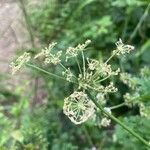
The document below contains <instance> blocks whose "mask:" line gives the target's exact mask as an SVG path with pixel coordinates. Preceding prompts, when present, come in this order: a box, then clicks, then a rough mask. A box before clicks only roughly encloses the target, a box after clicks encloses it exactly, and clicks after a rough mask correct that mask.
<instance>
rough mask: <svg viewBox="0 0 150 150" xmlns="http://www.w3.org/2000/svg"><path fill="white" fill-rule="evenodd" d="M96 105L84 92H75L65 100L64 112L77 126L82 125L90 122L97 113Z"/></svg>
mask: <svg viewBox="0 0 150 150" xmlns="http://www.w3.org/2000/svg"><path fill="white" fill-rule="evenodd" d="M94 108H95V105H94V103H93V102H92V101H91V100H90V99H89V98H88V96H87V94H85V93H84V92H77V91H75V92H74V93H73V94H71V95H70V96H69V97H67V98H65V100H64V106H63V112H64V114H65V115H67V116H68V117H69V119H70V120H71V121H72V122H73V123H75V124H81V123H83V122H85V121H86V120H88V119H89V118H90V117H91V116H92V115H93V114H94V112H95V109H94Z"/></svg>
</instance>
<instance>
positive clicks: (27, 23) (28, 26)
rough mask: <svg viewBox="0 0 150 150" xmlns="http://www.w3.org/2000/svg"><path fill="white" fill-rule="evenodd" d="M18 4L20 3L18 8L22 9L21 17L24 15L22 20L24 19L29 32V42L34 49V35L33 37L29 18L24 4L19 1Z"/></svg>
mask: <svg viewBox="0 0 150 150" xmlns="http://www.w3.org/2000/svg"><path fill="white" fill-rule="evenodd" d="M19 2H20V7H21V9H22V12H23V15H24V18H25V22H26V25H27V29H28V31H29V36H30V41H31V44H32V47H35V44H34V35H33V32H32V27H31V21H30V18H29V16H28V14H27V10H26V7H25V4H24V0H19Z"/></svg>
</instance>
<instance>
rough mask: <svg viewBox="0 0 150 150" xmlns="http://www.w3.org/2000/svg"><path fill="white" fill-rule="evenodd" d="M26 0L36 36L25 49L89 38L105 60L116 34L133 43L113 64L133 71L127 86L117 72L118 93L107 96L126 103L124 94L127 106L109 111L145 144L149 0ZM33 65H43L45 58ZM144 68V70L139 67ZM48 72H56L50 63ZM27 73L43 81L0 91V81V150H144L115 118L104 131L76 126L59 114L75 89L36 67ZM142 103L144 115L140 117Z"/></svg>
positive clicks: (92, 50) (149, 135) (148, 134)
mask: <svg viewBox="0 0 150 150" xmlns="http://www.w3.org/2000/svg"><path fill="white" fill-rule="evenodd" d="M24 4H25V5H24V6H25V8H26V11H27V13H28V14H27V15H28V16H25V17H27V24H28V25H29V28H31V31H30V32H32V33H31V34H32V35H31V40H32V36H33V38H34V40H35V39H38V43H37V42H34V44H33V49H32V50H31V49H30V50H27V51H30V52H31V53H37V52H38V51H39V50H40V48H39V43H40V45H42V46H43V45H44V46H45V45H48V44H49V43H50V42H52V41H56V42H58V44H57V46H56V51H57V48H58V49H66V48H67V47H69V46H70V45H72V46H74V45H76V44H78V43H83V42H84V41H86V40H87V39H91V40H92V44H90V46H89V48H88V50H87V53H88V54H87V55H88V56H90V57H92V58H97V59H99V60H105V58H107V57H108V56H109V55H110V53H111V51H112V50H113V49H114V48H115V45H114V43H115V42H116V41H118V39H119V38H121V39H122V40H123V41H125V42H126V43H128V44H131V45H134V46H135V51H134V52H133V53H132V54H131V55H128V56H127V57H122V58H120V59H118V58H116V59H114V60H113V61H112V62H111V63H112V64H113V66H114V67H121V70H122V71H123V72H128V73H130V74H131V76H129V78H128V81H129V83H130V84H131V86H128V85H126V84H124V83H123V81H122V80H121V79H120V77H119V76H118V77H117V78H115V79H113V80H114V82H115V85H116V86H117V87H118V89H119V92H117V93H116V94H113V95H109V96H108V102H107V105H108V106H110V105H112V106H113V105H117V104H121V103H123V102H124V101H125V98H124V95H125V94H126V93H129V96H130V98H129V99H131V98H132V99H133V102H132V104H131V105H125V106H122V107H120V108H118V109H114V110H113V113H114V114H115V115H116V116H117V117H118V118H119V119H121V120H122V122H124V123H125V124H126V125H127V126H129V127H131V128H133V129H134V130H135V131H136V132H137V133H139V134H140V135H141V136H143V137H144V138H145V139H146V140H147V141H150V125H149V124H150V115H149V114H150V102H149V100H150V68H149V66H150V59H149V58H150V38H149V37H150V15H149V14H150V10H149V9H150V4H149V0H132V1H131V0H105V1H104V0H84V1H83V0H45V1H44V2H39V3H37V4H34V5H33V4H32V3H30V2H29V3H24ZM35 41H36V40H35ZM38 63H39V65H41V63H42V62H38ZM75 65H76V64H75V63H74V62H72V63H71V64H70V66H72V68H76V67H75ZM144 67H147V68H145V69H144V71H141V69H142V68H144ZM45 69H46V70H49V71H51V72H54V73H58V72H60V70H59V68H57V67H56V68H54V67H53V66H47V67H46V68H45ZM28 72H29V73H30V74H31V77H32V78H34V79H35V83H37V82H38V84H40V86H39V85H38V86H37V84H35V87H34V88H32V90H30V91H28V92H26V89H27V88H29V87H31V83H30V81H28V80H27V81H22V82H23V83H22V86H20V87H17V88H16V89H14V91H6V90H3V89H4V88H3V86H2V85H1V88H0V104H1V107H0V131H1V132H0V147H1V148H0V149H4V150H5V149H18V150H21V149H27V150H36V149H39V150H47V149H49V150H78V149H81V150H89V149H92V148H93V149H92V150H95V149H94V148H97V149H98V150H100V149H102V150H129V149H132V150H146V147H145V146H144V145H143V144H141V143H140V142H139V141H138V140H136V139H135V138H134V137H132V136H131V135H129V133H127V132H126V131H124V130H123V129H122V128H121V127H119V125H117V124H115V123H114V122H113V123H112V124H111V126H110V127H107V128H102V127H99V126H98V125H95V124H93V123H92V122H86V123H84V124H82V125H78V126H77V125H74V124H73V123H72V122H70V120H69V119H68V118H67V117H66V116H65V115H64V114H63V112H62V107H63V99H64V97H65V96H66V95H69V94H70V93H71V92H72V90H73V85H72V84H70V83H65V82H63V81H60V80H57V79H52V78H50V77H48V76H46V75H45V74H42V73H40V72H36V71H35V70H28ZM140 72H141V73H140ZM1 78H4V77H3V76H1ZM133 85H135V88H132V86H133ZM39 89H40V90H42V91H43V92H44V93H46V96H45V97H44V98H40V99H37V97H36V94H35V93H36V92H37V91H38V90H39ZM137 95H138V96H137ZM12 101H14V102H13V103H12ZM141 103H142V105H144V106H145V107H144V111H146V112H145V113H146V114H147V116H143V115H142V114H141V109H140V105H141Z"/></svg>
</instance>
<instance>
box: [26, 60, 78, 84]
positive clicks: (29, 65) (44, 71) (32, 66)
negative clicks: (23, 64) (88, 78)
mask: <svg viewBox="0 0 150 150" xmlns="http://www.w3.org/2000/svg"><path fill="white" fill-rule="evenodd" d="M27 66H28V67H31V68H33V69H36V70H39V71H41V72H43V73H45V74H48V75H50V76H52V77H55V78H59V79H62V80H65V81H67V80H66V79H65V78H63V77H61V76H59V75H56V74H53V73H51V72H48V71H46V70H44V69H42V68H40V67H38V66H35V65H32V64H29V63H28V64H27ZM68 82H72V83H75V84H77V83H76V82H74V81H68Z"/></svg>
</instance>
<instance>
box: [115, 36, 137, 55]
mask: <svg viewBox="0 0 150 150" xmlns="http://www.w3.org/2000/svg"><path fill="white" fill-rule="evenodd" d="M116 46H117V50H114V51H113V53H116V55H121V54H125V53H130V51H132V50H134V46H132V45H125V44H123V42H122V40H121V39H119V41H118V42H116Z"/></svg>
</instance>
